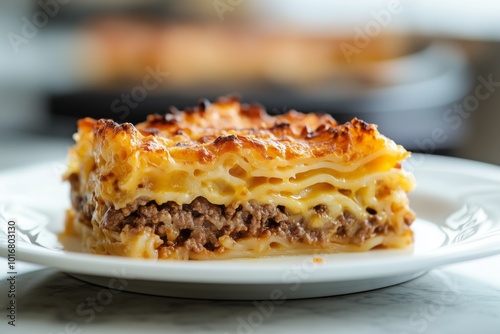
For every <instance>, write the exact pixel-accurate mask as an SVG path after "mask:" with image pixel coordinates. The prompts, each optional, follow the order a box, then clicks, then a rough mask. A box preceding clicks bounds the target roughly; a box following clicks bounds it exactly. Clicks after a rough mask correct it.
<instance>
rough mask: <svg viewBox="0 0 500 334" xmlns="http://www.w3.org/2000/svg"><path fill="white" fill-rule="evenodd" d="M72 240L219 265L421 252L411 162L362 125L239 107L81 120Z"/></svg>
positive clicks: (97, 248)
mask: <svg viewBox="0 0 500 334" xmlns="http://www.w3.org/2000/svg"><path fill="white" fill-rule="evenodd" d="M75 140H76V144H75V145H74V146H73V147H72V148H71V149H70V152H69V168H68V170H67V172H66V173H65V176H64V178H65V179H66V180H67V181H69V183H70V184H71V202H72V208H71V209H70V210H69V211H68V219H67V223H66V233H68V234H76V235H78V236H80V238H81V239H82V243H83V247H84V249H85V250H86V251H88V252H91V253H97V254H112V255H123V256H129V257H137V258H153V259H156V258H159V259H181V260H188V259H189V260H191V259H193V260H211V259H226V258H235V257H261V256H269V255H288V254H308V253H309V254H311V253H332V252H351V251H367V250H370V249H373V248H375V247H377V248H378V247H390V248H401V247H405V246H408V245H411V244H412V241H413V235H412V231H411V230H410V224H411V223H412V222H413V220H414V219H415V216H414V214H413V212H412V211H411V210H410V208H409V203H408V197H407V192H408V191H410V190H412V188H413V187H414V179H413V177H412V176H411V175H410V174H409V173H407V172H405V171H404V170H403V169H402V168H401V162H402V161H403V160H404V159H405V158H406V157H408V155H409V153H408V152H407V151H406V150H405V149H404V148H403V147H402V146H399V145H396V144H395V143H394V142H393V141H392V140H390V139H388V138H386V137H384V136H383V135H381V134H380V133H379V132H378V131H377V127H376V126H375V125H371V124H367V123H365V122H363V121H361V120H358V119H353V120H352V121H351V122H348V123H345V124H338V123H337V122H335V120H334V119H333V118H331V117H330V116H329V115H319V114H302V113H298V112H296V111H290V112H288V113H286V114H283V115H279V116H270V115H268V114H267V113H266V112H265V110H264V109H263V108H262V107H260V106H259V105H246V104H240V103H239V101H238V99H236V98H233V97H225V98H220V99H219V100H217V101H216V102H215V103H212V104H211V103H210V102H208V101H206V100H203V101H200V103H199V105H198V106H197V107H194V108H189V109H186V110H185V111H183V112H181V111H178V110H176V109H172V110H171V111H170V112H168V113H167V114H165V115H150V116H148V118H147V120H146V121H145V122H143V123H140V124H138V125H136V126H134V125H132V124H130V123H124V124H117V123H115V122H113V121H112V120H104V119H101V120H94V119H91V118H85V119H82V120H80V121H79V122H78V133H77V134H76V135H75Z"/></svg>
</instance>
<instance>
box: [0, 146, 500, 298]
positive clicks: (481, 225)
mask: <svg viewBox="0 0 500 334" xmlns="http://www.w3.org/2000/svg"><path fill="white" fill-rule="evenodd" d="M407 167H408V168H410V169H414V173H415V177H416V179H417V183H418V187H417V189H416V190H415V191H414V192H412V194H411V196H410V197H411V206H412V207H413V208H414V210H415V211H416V214H417V217H418V218H417V220H416V222H415V223H414V225H413V229H414V231H415V245H414V247H413V249H406V250H376V251H371V252H367V253H355V254H329V255H322V254H318V255H315V256H292V257H275V258H262V259H249V260H225V261H209V262H196V261H190V262H176V261H157V262H156V261H149V260H135V259H128V258H121V257H114V256H100V255H91V254H84V253H81V252H79V251H78V246H77V244H74V243H71V242H69V243H68V244H65V245H66V249H64V248H63V246H62V244H61V243H60V242H59V241H58V238H57V233H58V232H59V231H61V229H62V226H63V219H64V210H65V209H66V208H67V207H68V206H69V200H68V191H69V190H68V186H67V185H66V184H62V183H61V181H60V173H61V170H62V169H63V168H64V166H63V165H62V164H60V163H52V164H44V165H37V166H33V167H29V168H24V169H21V170H16V171H4V172H3V173H0V216H1V217H2V221H1V224H2V229H1V231H0V246H1V248H0V250H1V255H2V256H6V255H7V235H6V234H5V233H6V231H7V228H6V224H7V222H8V221H9V220H14V221H15V222H16V233H17V242H16V253H15V256H16V259H17V260H22V261H28V262H32V263H37V264H42V265H47V266H51V267H55V268H58V269H60V270H63V271H65V272H68V273H71V274H72V275H75V276H77V277H79V278H81V279H84V280H87V281H90V282H93V283H96V284H99V285H103V286H106V287H111V288H118V289H125V290H129V291H135V292H143V293H151V294H159V295H166V296H175V297H188V298H211V299H212V298H213V299H274V298H281V299H282V298H287V299H291V298H307V297H319V296H328V295H336V294H345V293H352V292H359V291H365V290H369V289H375V288H380V287H385V286H389V285H393V284H398V283H401V282H404V281H407V280H409V279H412V278H415V277H417V276H419V275H421V274H423V273H425V272H426V271H427V270H429V269H431V268H434V267H437V266H441V265H445V264H450V263H455V262H460V261H466V260H471V259H475V258H479V257H484V256H488V255H493V254H497V253H500V168H499V167H496V166H492V165H487V164H482V163H478V162H472V161H467V160H461V159H453V158H445V157H437V156H427V155H414V157H413V158H412V159H411V160H410V161H409V163H408V164H407ZM68 247H69V248H68ZM69 249H71V250H69ZM314 258H316V261H313V260H314ZM317 258H320V259H321V260H320V261H317Z"/></svg>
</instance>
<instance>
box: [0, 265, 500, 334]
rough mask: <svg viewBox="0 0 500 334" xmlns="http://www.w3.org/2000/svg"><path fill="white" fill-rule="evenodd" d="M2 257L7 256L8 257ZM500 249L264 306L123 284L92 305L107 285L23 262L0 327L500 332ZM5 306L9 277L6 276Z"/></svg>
mask: <svg viewBox="0 0 500 334" xmlns="http://www.w3.org/2000/svg"><path fill="white" fill-rule="evenodd" d="M4 260H5V259H4ZM499 264H500V256H493V257H489V258H485V259H481V260H476V261H471V262H468V263H462V264H456V265H453V266H448V267H445V268H442V269H435V270H432V271H430V272H428V273H427V274H425V275H423V276H421V277H419V278H417V279H415V280H412V281H409V282H406V283H403V284H399V285H396V286H392V287H388V288H383V289H378V290H373V291H367V292H362V293H356V294H350V295H343V296H335V297H325V298H313V299H302V300H287V301H285V302H284V303H283V304H280V305H276V306H275V308H274V309H273V310H272V311H270V312H268V313H266V312H265V311H263V310H261V311H259V309H258V308H257V307H256V306H255V303H254V302H252V301H216V300H194V299H182V298H168V297H160V296H152V295H142V294H136V293H130V292H126V291H120V292H119V293H116V294H115V295H113V298H111V299H110V300H109V302H108V301H106V302H105V303H101V304H97V305H95V304H94V305H95V307H94V306H92V307H91V305H93V304H92V301H95V300H96V296H98V294H99V293H100V291H101V290H103V288H101V287H99V286H95V285H92V284H89V283H86V282H83V281H80V280H78V279H76V278H73V277H72V276H70V275H68V274H66V273H63V272H60V271H57V270H54V269H51V268H45V267H40V266H35V265H31V264H27V263H20V264H18V266H19V270H18V275H17V277H16V285H17V286H16V288H17V291H18V295H17V315H16V316H17V319H16V326H15V327H12V326H9V325H8V324H7V320H6V317H5V315H3V314H2V322H1V323H0V332H1V333H109V334H112V333H120V334H124V333H139V332H148V333H165V332H166V333H180V332H182V333H282V332H283V333H307V332H314V333H331V332H336V333H397V334H404V333H408V334H411V333H499V329H500V266H499ZM0 277H1V283H0V293H1V295H2V303H1V304H2V305H1V308H2V310H4V311H3V313H6V311H5V309H6V307H7V305H6V298H5V296H6V294H7V290H8V288H9V283H8V281H7V280H6V278H7V277H8V275H7V273H6V272H5V271H4V272H3V273H2V274H1V275H0Z"/></svg>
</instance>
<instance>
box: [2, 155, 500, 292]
mask: <svg viewBox="0 0 500 334" xmlns="http://www.w3.org/2000/svg"><path fill="white" fill-rule="evenodd" d="M414 156H416V157H420V158H424V159H425V160H424V164H423V165H422V166H416V167H415V168H414V172H415V173H418V172H427V173H429V172H432V171H441V172H442V171H445V172H448V173H451V174H455V175H457V176H459V175H468V176H474V177H478V175H479V176H480V177H482V178H484V179H485V180H487V181H495V182H499V183H500V166H496V165H492V164H488V163H483V162H477V161H472V160H467V159H461V158H452V157H444V156H436V155H425V154H414ZM410 161H411V160H410ZM426 162H427V163H426ZM443 162H444V163H443ZM52 163H53V162H52ZM50 164H51V163H50V162H49V163H40V164H34V165H30V166H26V167H24V168H22V169H19V170H13V169H11V170H4V171H0V181H2V179H3V178H5V177H7V176H6V175H9V174H11V173H15V174H18V173H21V174H22V173H26V172H30V171H33V170H37V169H38V168H46V167H47V166H48V165H50ZM450 164H453V167H454V168H453V170H452V171H450V169H449V166H450ZM446 166H448V168H447V167H446ZM417 182H418V179H417ZM417 189H418V188H417ZM499 212H500V209H499ZM494 224H495V226H497V225H500V221H499V222H495V223H494ZM497 239H498V240H497V241H500V236H497ZM494 240H496V239H495V238H493V241H489V242H487V244H486V247H483V246H482V247H477V244H478V243H480V242H478V241H472V242H471V243H470V244H468V245H459V246H460V247H455V246H457V245H446V246H445V247H442V246H441V247H439V248H437V249H434V250H432V251H431V252H428V253H419V254H399V253H398V250H387V252H393V253H395V254H394V256H392V255H391V256H389V257H383V258H377V259H376V260H375V263H374V264H370V265H368V267H367V268H366V269H368V268H369V270H365V271H363V270H360V268H359V266H360V265H361V263H362V264H365V265H366V261H370V259H369V258H370V255H367V256H366V259H363V261H362V262H361V263H359V261H357V262H358V263H356V261H350V262H349V261H348V260H341V261H338V262H336V263H334V262H335V261H334V260H331V259H330V258H334V257H335V255H337V254H317V255H303V256H293V257H283V258H286V259H287V261H284V263H282V264H279V265H278V264H276V263H274V262H272V261H266V260H267V259H266V258H259V259H238V260H216V261H169V260H158V261H156V260H144V259H130V258H123V257H119V256H103V255H94V254H85V253H79V252H71V251H64V250H54V249H47V248H43V247H42V246H38V245H33V244H28V243H22V242H19V243H18V244H17V249H16V259H17V260H21V261H26V262H32V263H37V264H42V265H46V266H49V267H53V268H57V269H59V270H62V271H67V272H73V273H77V274H87V275H97V276H108V277H111V276H120V277H122V278H129V279H141V280H154V281H165V282H183V283H209V284H277V283H279V284H283V283H284V282H283V272H288V271H289V270H290V267H293V266H294V265H295V266H296V265H297V262H296V261H291V260H293V259H295V260H300V261H302V262H303V261H311V262H312V263H313V266H314V268H317V270H316V269H315V270H312V271H311V273H310V275H308V276H307V277H306V278H303V279H302V280H301V283H320V282H336V281H344V280H349V279H350V280H360V279H367V278H370V277H372V278H375V277H387V276H392V275H398V274H407V273H410V272H416V271H422V270H429V269H431V268H435V267H440V266H443V265H447V264H452V263H457V262H464V261H469V260H473V259H477V258H481V257H486V256H492V255H495V254H498V253H500V242H497V243H495V242H494ZM6 245H7V243H6V240H3V239H2V238H0V246H2V247H1V248H0V255H1V256H4V257H5V256H6V255H7V247H6ZM394 251H395V252H394ZM375 252H377V251H375ZM371 253H374V252H373V251H372V252H367V253H362V255H365V254H371ZM349 254H352V255H353V256H352V257H354V258H356V256H354V255H359V254H360V253H348V254H342V256H344V257H347V258H348V257H349V256H350V255H349ZM374 254H375V253H374ZM313 257H321V258H323V259H324V260H325V259H326V260H325V261H324V263H322V264H314V262H313V261H312V258H313ZM273 259H276V258H273ZM96 260H97V264H98V265H95V266H92V263H94V264H96ZM160 262H161V263H160ZM339 262H344V263H341V265H339ZM214 263H216V264H217V266H216V270H217V274H216V275H214ZM221 263H224V265H222V269H221V266H220V264H221ZM227 263H229V264H230V265H227ZM235 263H237V264H239V263H242V264H243V263H245V265H244V266H238V269H237V270H235V269H234V268H231V266H234V264H235ZM388 266H390V267H391V268H393V270H389V271H388V270H387V267H388ZM124 269H127V270H125V271H124ZM152 269H155V270H152ZM149 270H152V271H149ZM256 270H258V272H259V274H260V275H255V271H256ZM332 271H333V272H334V275H332ZM336 271H338V272H336ZM158 272H161V273H163V274H165V273H166V274H167V276H168V277H160V276H159V275H158ZM252 274H253V275H252Z"/></svg>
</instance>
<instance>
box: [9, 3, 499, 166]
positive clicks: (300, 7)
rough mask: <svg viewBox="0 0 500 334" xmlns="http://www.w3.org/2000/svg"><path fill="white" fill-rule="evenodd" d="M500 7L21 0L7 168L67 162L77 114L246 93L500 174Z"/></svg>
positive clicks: (280, 108) (12, 23)
mask: <svg viewBox="0 0 500 334" xmlns="http://www.w3.org/2000/svg"><path fill="white" fill-rule="evenodd" d="M498 17H500V3H499V2H494V1H488V0H475V1H468V0H466V1H460V2H457V1H451V0H448V1H439V2H436V1H430V0H419V1H411V0H390V1H378V0H371V1H366V0H359V1H347V0H341V1H328V0H313V1H295V0H186V1H175V2H174V1H168V2H167V1H162V0H119V1H118V0H99V1H97V0H85V1H83V0H82V1H77V0H17V1H2V3H1V10H0V33H1V35H2V38H1V39H0V168H4V167H15V166H20V165H25V164H29V163H34V162H38V161H42V160H54V159H61V157H62V159H64V156H65V154H66V151H67V148H68V147H69V146H70V145H71V144H72V140H71V135H72V133H74V132H75V130H76V120H77V119H78V118H82V117H86V116H90V117H94V118H100V117H105V118H113V119H114V120H116V121H117V122H134V123H135V122H139V121H142V120H144V119H145V116H146V115H147V114H150V113H155V112H156V113H164V112H165V111H166V110H168V108H169V106H172V105H174V106H176V107H178V108H179V109H183V108H184V107H187V106H193V105H196V103H197V101H198V100H199V98H202V97H204V98H209V99H212V100H213V99H215V98H216V97H218V96H221V95H225V94H228V93H239V94H240V95H241V98H242V101H244V102H248V103H251V102H259V103H261V104H262V105H264V106H265V107H266V108H267V111H268V112H269V113H274V114H276V113H281V112H284V111H286V110H289V109H297V110H299V111H304V112H312V111H322V112H327V113H330V114H332V115H333V116H334V117H335V118H336V119H337V120H339V121H341V122H344V121H348V120H350V119H352V118H353V117H358V118H361V119H363V120H365V121H368V122H373V123H376V124H378V125H379V129H380V131H381V132H382V133H383V134H385V135H387V136H389V137H391V138H392V139H394V140H395V141H396V142H398V143H400V144H403V145H404V146H405V147H407V148H408V149H410V150H412V151H416V152H425V153H432V154H446V155H452V156H458V157H464V158H469V159H474V160H480V161H485V162H489V163H494V164H500V148H499V147H500V131H499V130H498V129H499V128H500V111H499V108H500V61H499V59H500V20H499V19H498Z"/></svg>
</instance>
